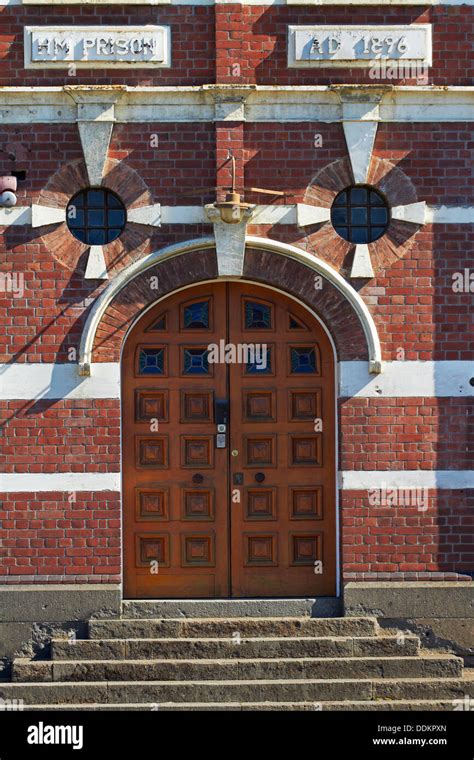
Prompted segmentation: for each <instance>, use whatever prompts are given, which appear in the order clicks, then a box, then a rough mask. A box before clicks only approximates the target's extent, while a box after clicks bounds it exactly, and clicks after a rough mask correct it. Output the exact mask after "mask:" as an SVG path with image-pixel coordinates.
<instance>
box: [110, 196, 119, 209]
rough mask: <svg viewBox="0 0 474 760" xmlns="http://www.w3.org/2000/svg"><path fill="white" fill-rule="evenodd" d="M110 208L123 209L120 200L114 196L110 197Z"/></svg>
mask: <svg viewBox="0 0 474 760" xmlns="http://www.w3.org/2000/svg"><path fill="white" fill-rule="evenodd" d="M109 206H110V207H111V208H122V204H121V202H120V201H119V199H118V198H115V197H114V196H113V195H109Z"/></svg>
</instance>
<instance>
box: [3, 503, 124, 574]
mask: <svg viewBox="0 0 474 760" xmlns="http://www.w3.org/2000/svg"><path fill="white" fill-rule="evenodd" d="M72 499H75V501H73V500H72ZM0 526H1V527H0V560H1V561H0V578H1V579H2V582H4V583H6V582H18V583H21V582H28V581H37V582H40V583H44V582H52V583H53V582H64V583H71V582H72V581H75V580H77V581H78V582H80V583H83V582H87V581H91V582H93V583H100V582H107V583H111V582H114V581H118V580H119V579H120V571H121V554H120V494H118V493H112V492H110V491H97V492H87V491H82V492H77V493H75V494H73V493H62V492H61V493H56V492H51V493H49V492H44V493H15V494H4V495H3V498H2V501H1V502H0Z"/></svg>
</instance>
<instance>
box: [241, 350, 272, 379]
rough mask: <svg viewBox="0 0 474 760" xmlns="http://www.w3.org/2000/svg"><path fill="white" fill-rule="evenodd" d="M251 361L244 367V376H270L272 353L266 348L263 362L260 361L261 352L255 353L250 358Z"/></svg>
mask: <svg viewBox="0 0 474 760" xmlns="http://www.w3.org/2000/svg"><path fill="white" fill-rule="evenodd" d="M251 358H252V360H253V361H250V362H247V364H246V365H245V374H246V375H271V374H272V352H271V349H270V348H268V347H267V350H266V356H265V361H262V358H263V357H262V352H258V353H257V352H255V355H254V356H252V357H251Z"/></svg>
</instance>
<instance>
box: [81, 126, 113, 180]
mask: <svg viewBox="0 0 474 760" xmlns="http://www.w3.org/2000/svg"><path fill="white" fill-rule="evenodd" d="M77 126H78V129H79V136H80V138H81V145H82V152H83V154H84V161H85V164H86V169H87V176H88V177H89V182H90V184H91V186H92V187H96V186H97V187H98V186H99V185H101V184H102V177H103V175H104V168H105V162H106V160H107V153H108V150H109V145H110V138H111V137H112V130H113V126H114V125H113V123H112V122H109V121H92V120H91V121H80V122H79V123H78V125H77Z"/></svg>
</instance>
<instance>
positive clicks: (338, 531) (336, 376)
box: [120, 276, 342, 601]
mask: <svg viewBox="0 0 474 760" xmlns="http://www.w3.org/2000/svg"><path fill="white" fill-rule="evenodd" d="M216 282H238V283H241V284H248V285H253V286H256V287H259V288H261V289H262V291H263V292H264V291H265V290H267V291H272V292H274V293H277V294H281V295H282V296H285V297H286V298H289V299H290V300H292V301H294V302H295V303H297V304H299V305H300V306H301V307H302V308H304V309H305V310H306V311H307V312H308V314H310V315H311V316H312V317H313V318H314V319H315V320H316V321H317V322H318V324H319V325H320V326H321V327H322V329H323V330H324V332H325V334H326V335H327V337H328V340H329V343H330V345H331V348H332V358H333V362H334V384H335V388H334V429H335V436H336V440H335V446H334V451H335V456H334V480H335V484H334V485H335V510H336V515H335V518H336V519H335V524H336V530H335V536H334V538H335V541H336V594H335V596H336V598H340V597H341V596H342V577H341V573H342V562H341V525H340V504H339V483H338V473H339V415H338V400H339V392H338V391H339V389H338V384H339V372H338V359H337V351H336V345H335V342H334V339H333V337H332V335H331V332H330V331H329V329H328V327H327V325H326V324H325V323H324V322H323V320H322V319H321V318H320V317H319V316H318V314H316V312H314V311H313V310H312V309H311V308H310V307H309V306H308V305H307V304H305V303H304V301H301V300H300V299H299V298H296V296H294V295H293V294H292V293H288V291H285V290H282V289H281V288H278V287H276V286H275V285H270V284H267V283H262V282H261V281H259V280H251V279H249V278H247V277H226V276H223V277H217V278H214V279H210V280H201V281H199V282H195V283H193V284H191V285H183V286H182V287H179V288H175V289H174V290H170V291H169V292H168V293H165V294H164V295H162V296H160V297H159V298H157V299H156V301H153V303H150V304H148V305H147V306H146V307H145V309H143V310H142V311H141V312H140V313H138V314H137V315H136V317H135V319H133V320H132V322H131V323H130V324H129V326H128V328H127V331H126V333H125V336H124V339H123V341H122V345H121V349H120V504H121V507H120V515H121V520H120V541H121V552H120V556H121V565H120V590H121V598H122V599H125V598H126V597H125V596H124V525H125V521H124V509H123V478H124V466H123V465H124V462H123V445H122V436H123V425H122V421H123V393H122V391H123V388H122V361H123V351H124V347H125V344H126V341H127V339H128V337H129V335H130V333H131V332H132V330H133V329H134V327H135V326H136V325H137V323H138V322H139V321H140V320H141V319H142V318H144V317H145V316H146V314H147V313H148V312H149V311H151V309H154V308H155V307H156V306H157V305H158V304H159V303H160V302H164V301H166V300H167V299H169V298H171V297H173V296H175V295H177V294H178V293H181V292H184V291H192V290H193V289H194V288H201V287H203V286H205V285H209V284H213V283H216ZM157 601H159V599H158V600H157Z"/></svg>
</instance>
